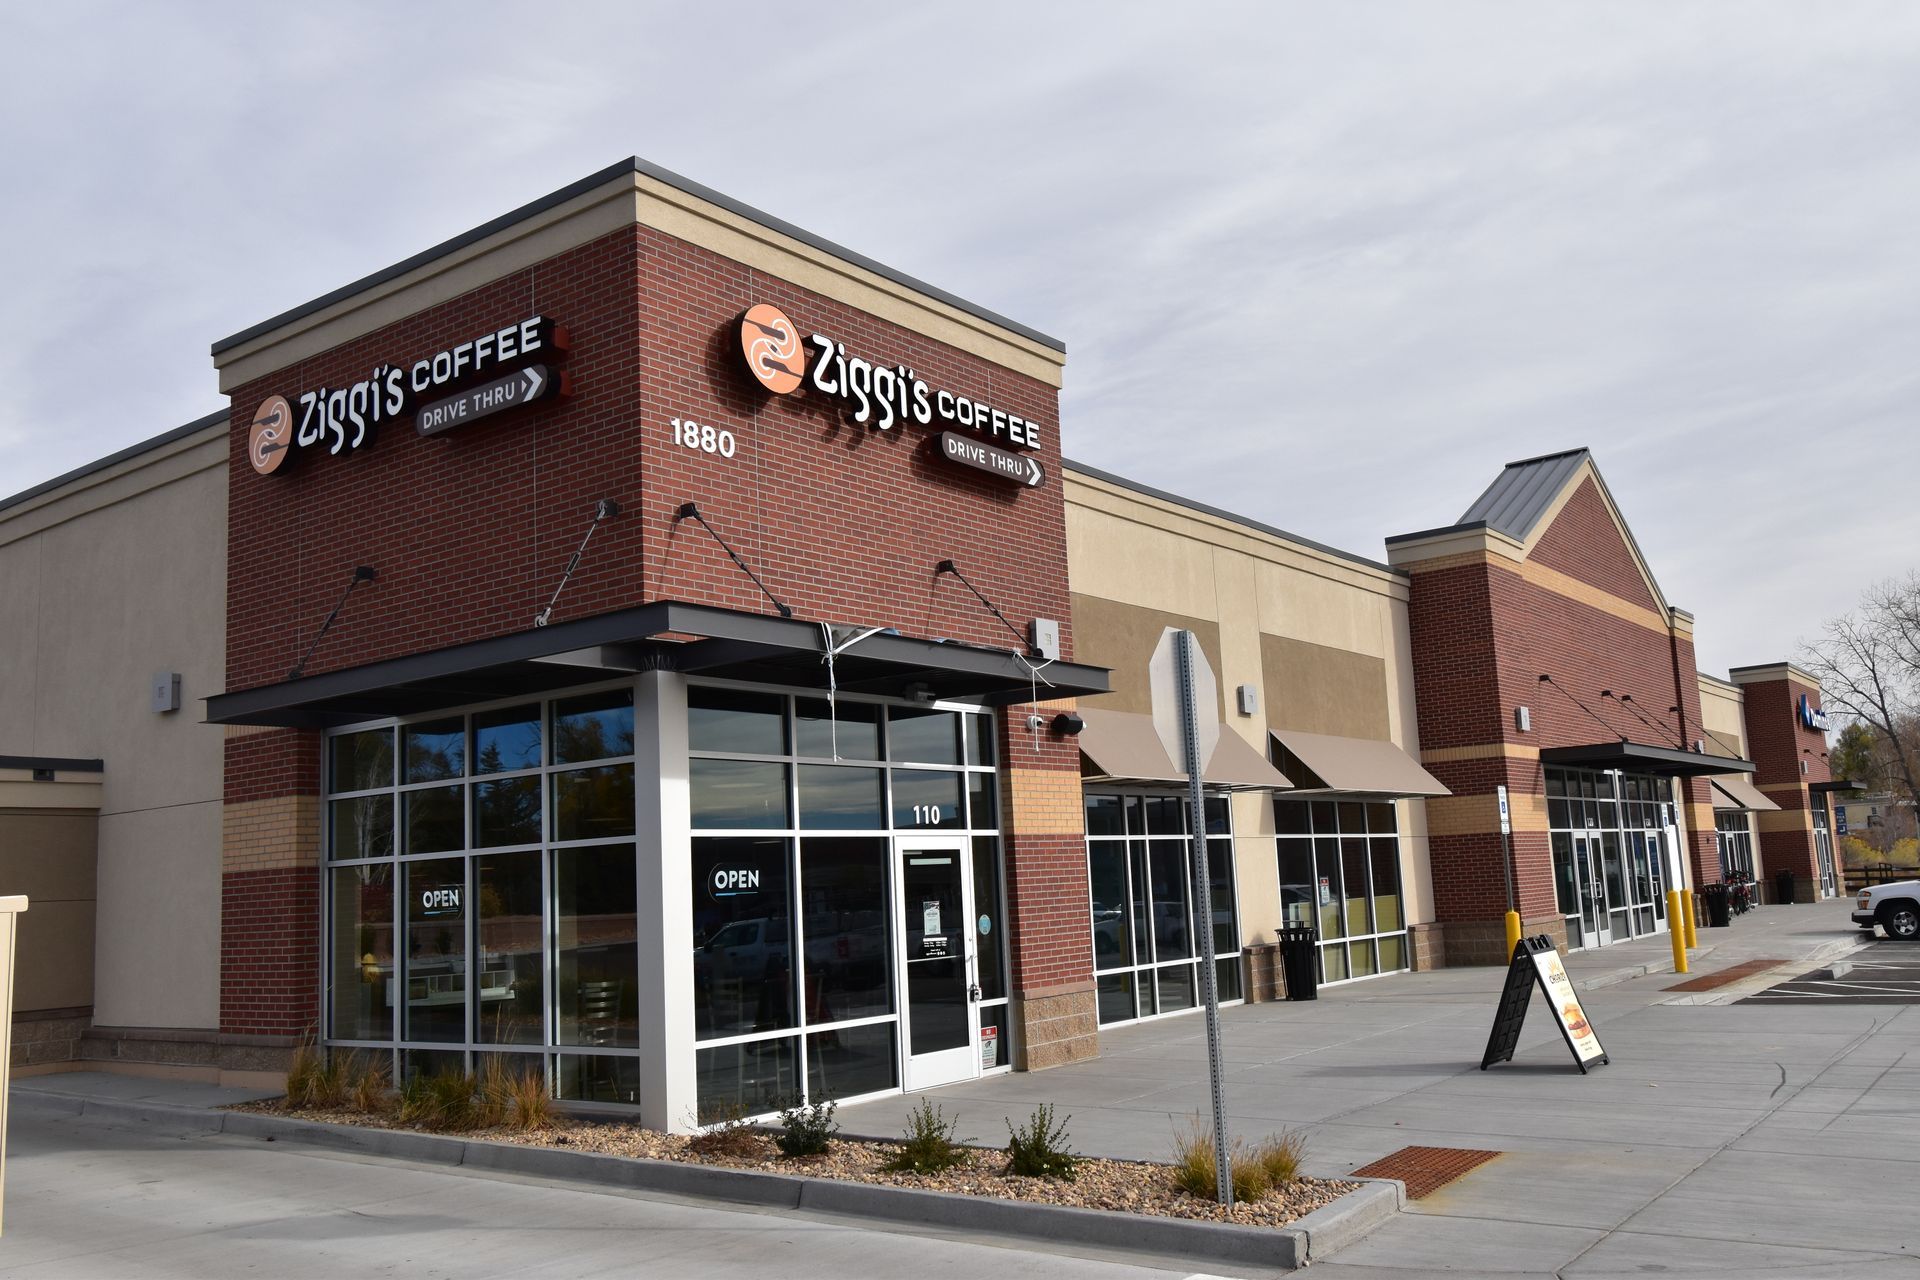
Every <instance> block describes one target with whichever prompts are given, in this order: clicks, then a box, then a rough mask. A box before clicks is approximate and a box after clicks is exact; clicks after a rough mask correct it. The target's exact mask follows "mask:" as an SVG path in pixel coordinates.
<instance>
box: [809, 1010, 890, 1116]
mask: <svg viewBox="0 0 1920 1280" xmlns="http://www.w3.org/2000/svg"><path fill="white" fill-rule="evenodd" d="M895 1030H896V1024H894V1023H891V1022H878V1023H873V1024H871V1025H869V1026H864V1027H837V1028H835V1029H833V1030H831V1031H817V1032H815V1033H814V1034H812V1035H810V1036H808V1037H807V1094H808V1096H809V1097H810V1098H813V1099H814V1100H816V1101H818V1100H819V1099H821V1098H855V1097H858V1096H860V1095H861V1094H863V1093H878V1092H880V1091H881V1090H882V1089H891V1088H893V1087H894V1086H895V1085H897V1084H899V1083H900V1065H899V1064H900V1057H899V1050H898V1049H897V1048H896V1047H895V1044H894V1034H895Z"/></svg>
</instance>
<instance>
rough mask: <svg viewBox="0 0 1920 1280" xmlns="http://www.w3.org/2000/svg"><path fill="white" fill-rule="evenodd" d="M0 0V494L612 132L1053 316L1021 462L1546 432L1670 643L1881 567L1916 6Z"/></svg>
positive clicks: (1165, 480) (1373, 497) (916, 269)
mask: <svg viewBox="0 0 1920 1280" xmlns="http://www.w3.org/2000/svg"><path fill="white" fill-rule="evenodd" d="M0 19H3V20H4V24H5V29H6V30H7V32H8V35H9V40H8V43H9V46H10V48H12V49H13V50H14V51H15V52H16V57H15V58H14V59H13V60H11V62H10V66H9V74H8V76H7V77H6V78H5V80H4V82H0V161H4V165H5V169H4V171H5V172H6V173H8V174H10V175H11V178H10V179H9V180H8V182H7V184H6V196H5V198H4V199H3V200H0V244H5V245H6V246H7V253H6V272H5V282H4V286H3V287H0V377H3V378H4V380H5V386H6V388H7V390H8V394H7V395H5V396H4V397H0V494H6V493H12V492H15V491H17V490H19V489H22V488H25V487H27V486H29V485H32V484H35V483H38V482H39V481H42V480H45V479H47V478H49V477H52V476H54V475H57V474H60V473H61V472H64V471H67V470H69V469H71V468H73V467H77V466H81V465H83V464H85V463H87V462H89V461H91V460H92V459H94V458H97V457H100V456H102V455H104V454H107V453H110V452H112V451H113V450H115V449H119V448H122V447H124V446H126V445H128V444H132V443H134V442H136V441H139V440H142V439H145V438H147V437H150V436H153V435H156V434H158V433H160V432H162V431H165V430H167V429H169V428H171V427H174V426H177V425H179V424H181V423H184V422H187V421H190V420H192V419H194V418H197V417H200V416H202V415H204V414H207V413H210V412H213V411H215V410H224V408H225V400H224V398H223V397H221V396H220V395H219V394H218V391H217V387H216V382H215V375H214V370H213V366H212V363H211V360H210V358H209V356H208V347H209V345H210V343H212V342H213V341H214V340H216V339H218V338H221V337H224V336H226V335H228V334H230V333H233V332H236V331H238V330H240V329H243V328H246V327H247V326H249V325H251V324H254V323H256V322H257V321H260V320H263V319H265V318H267V317H268V316H270V315H273V314H275V313H277V312H279V311H282V310H284V309H286V308H288V307H290V306H294V305H297V304H299V303H301V302H304V301H306V300H308V299H309V298H312V297H315V296H318V295H320V294H322V293H325V292H327V291H329V290H331V289H334V288H336V287H338V286H340V285H342V284H345V283H347V282H348V281H350V280H353V279H356V278H358V277H360V276H362V275H365V274H367V273H368V272H371V271H374V270H376V269H378V268H381V267H384V266H386V265H388V264H390V263H392V262H395V261H397V260H399V259H401V258H404V257H407V256H409V255H411V254H413V253H415V252H417V251H419V250H420V249H423V248H425V247H427V246H428V245H431V244H433V243H436V242H438V241H440V240H442V239H445V238H447V237H449V236H452V235H455V234H457V233H459V232H461V231H464V230H466V229H468V228H469V227H472V226H475V225H477V224H479V223H482V222H484V221H486V220H488V219H490V218H492V217H494V216H496V215H498V214H500V213H503V212H505V211H506V210H508V209H510V208H513V207H515V206H517V205H519V204H522V203H525V202H526V201H528V200H531V199H534V198H537V197H539V196H541V195H544V194H545V193H547V192H548V191H551V190H554V189H556V188H558V187H561V186H564V185H566V184H567V183H569V182H571V181H573V180H574V179H576V178H580V177H583V176H585V175H586V174H588V173H590V172H593V171H594V170H596V169H599V168H601V167H603V166H605V165H608V164H611V163H613V162H615V161H618V160H620V159H622V158H624V157H626V156H629V155H635V154H638V155H640V156H642V157H645V158H646V159H648V160H651V161H652V162H654V163H655V164H658V165H661V166H663V167H665V168H668V169H671V170H674V171H676V172H679V173H681V174H684V175H686V176H687V177H690V178H692V179H694V180H696V181H698V182H701V183H704V184H706V185H707V186H710V187H713V188H716V189H718V190H720V191H724V192H726V193H727V194H729V195H731V196H733V197H734V198H736V199H738V200H741V201H744V202H745V203H747V204H750V205H753V206H756V207H758V208H760V209H763V210H765V211H767V212H769V213H772V214H774V215H776V216H778V217H780V218H783V219H785V220H787V221H789V222H792V223H795V224H797V225H799V226H802V227H805V228H807V229H808V230H810V231H812V232H814V233H816V234H819V235H822V236H825V237H827V238H828V239H831V240H834V241H837V242H839V243H841V244H844V245H847V246H849V247H851V248H854V249H856V250H858V251H860V252H862V253H864V254H866V255H868V256H869V257H872V258H876V259H878V260H879V261H881V262H884V263H887V264H888V265H889V266H892V267H894V268H896V269H897V270H900V271H904V272H906V273H908V274H910V275H914V276H917V277H919V278H921V279H923V280H926V281H929V282H931V283H933V284H935V285H938V286H940V287H941V288H943V289H946V290H948V291H949V292H952V293H956V294H958V295H960V296H961V297H964V298H967V299H969V300H971V301H973V302H975V303H977V304H979V305H981V306H984V307H987V308H989V309H991V310H994V311H997V312H1000V313H1001V314H1003V315H1007V316H1011V317H1013V318H1015V319H1017V320H1019V321H1021V322H1022V323H1024V324H1027V325H1030V326H1032V327H1034V328H1037V329H1040V330H1042V331H1044V332H1046V333H1050V334H1053V335H1054V336H1056V337H1059V338H1061V339H1062V340H1064V341H1065V343H1066V344H1067V349H1068V363H1067V368H1066V388H1065V391H1064V392H1063V398H1062V404H1061V414H1062V434H1063V439H1064V441H1065V445H1066V451H1067V453H1068V456H1069V457H1072V458H1074V459H1076V460H1078V461H1081V462H1084V463H1088V464H1091V465H1093V466H1097V467H1101V468H1103V469H1106V470H1110V471H1115V472H1118V473H1120V474H1121V475H1124V476H1129V477H1133V478H1136V479H1139V480H1142V481H1145V482H1147V483H1150V484H1153V485H1155V486H1157V487H1160V488H1164V489H1170V490H1173V491H1175V492H1177V493H1181V494H1184V495H1186V496H1189V497H1193V498H1196V499H1199V500H1201V501H1204V502H1207V503H1209V504H1211V505H1214V506H1218V507H1224V508H1226V509H1228V510H1230V511H1235V512H1238V513H1240V514H1243V515H1246V516H1249V517H1252V518H1254V519H1257V520H1261V521H1264V522H1266V523H1270V524H1275V525H1278V526H1280V527H1282V528H1285V529H1288V530H1290V531H1292V532H1295V533H1297V534H1300V535H1303V536H1305V537H1309V538H1312V539H1315V540H1317V541H1321V542H1326V543H1330V544H1332V545H1334V546H1337V547H1340V548H1343V549H1345V550H1348V551H1352V552H1354V553H1357V554H1360V555H1365V556H1369V557H1375V558H1379V557H1382V556H1383V555H1384V547H1383V540H1384V539H1385V538H1386V537H1388V536H1391V535H1393V534H1396V533H1404V532H1410V531H1413V530H1418V529H1425V528H1430V527H1433V526H1436V525H1443V524H1448V523H1451V522H1452V521H1454V520H1455V519H1457V518H1458V516H1459V515H1460V513H1461V512H1462V511H1464V510H1465V509H1466V508H1467V506H1468V505H1469V504H1470V503H1471V502H1472V501H1473V499H1474V498H1475V497H1476V496H1477V495H1478V494H1479V492H1480V491H1481V489H1482V488H1484V487H1485V485H1486V484H1487V483H1488V482H1489V481H1490V480H1491V479H1492V478H1493V476H1494V475H1495V473H1496V472H1497V471H1498V470H1499V468H1500V467H1501V466H1502V464H1504V463H1506V462H1508V461H1511V460H1514V459H1518V458H1524V457H1529V456H1533V455H1537V454H1541V453H1548V452H1554V451H1557V450H1561V449H1566V448H1572V447H1577V446H1582V445H1584V446H1587V447H1590V448H1591V449H1593V451H1594V453H1595V456H1596V458H1597V460H1598V462H1599V465H1600V468H1601V471H1602V473H1603V474H1604V476H1605V477H1606V480H1607V483H1608V486H1609V488H1610V489H1611V491H1612V493H1613V495H1614V497H1615V499H1616V500H1617V501H1618V502H1619V504H1620V505H1621V507H1622V509H1623V512H1624V514H1625V516H1626V518H1627V520H1628V521H1629V523H1630V525H1631V527H1632V529H1633V531H1634V534H1635V536H1636V538H1637V539H1638V541H1639V543H1640V545H1641V547H1642V549H1643V551H1644V552H1645V554H1646V556H1647V558H1648V559H1649V561H1650V562H1651V564H1652V566H1653V571H1654V574H1655V577H1656V578H1657V579H1658V581H1659V583H1660V586H1661V588H1662V590H1663V592H1664V594H1665V595H1666V597H1667V599H1668V600H1669V601H1670V602H1671V603H1673V604H1676V605H1678V606H1680V607H1682V608H1685V609H1688V610H1690V611H1692V612H1693V613H1694V614H1695V615H1696V617H1697V619H1698V624H1697V625H1698V636H1697V643H1698V660H1699V666H1700V669H1701V670H1702V671H1707V672H1724V671H1725V669H1726V668H1727V667H1728V666H1730V665H1744V664H1749V663H1760V662H1771V661H1777V660H1779V659H1781V658H1783V657H1788V656H1791V654H1792V652H1793V650H1794V647H1795V645H1796V643H1797V642H1798V641H1799V640H1800V639H1801V638H1803V637H1811V635H1812V634H1813V633H1814V632H1815V630H1816V629H1817V628H1818V626H1819V624H1820V622H1821V621H1822V620H1823V619H1824V618H1826V617H1828V616H1830V615H1832V614H1834V613H1837V612H1840V611H1842V610H1845V609H1847V608H1849V607H1851V605H1852V604H1853V602H1854V601H1855V600H1856V599H1857V598H1858V596H1859V594H1860V593H1861V591H1862V590H1863V589H1864V588H1865V587H1866V586H1868V585H1869V584H1871V583H1872V582H1874V581H1876V580H1879V579H1882V578H1886V577H1890V576H1893V575H1896V574H1904V573H1906V572H1907V571H1909V570H1911V569H1914V568H1915V567H1920V502H1916V501H1915V500H1914V486H1915V477H1916V474H1917V473H1920V468H1916V465H1915V464H1916V462H1920V444H1917V443H1916V440H1915V432H1914V419H1915V415H1916V411H1917V410H1920V287H1916V286H1917V285H1920V6H1916V5H1911V4H1868V3H1845V2H1830V3H1824V4H1820V5H1806V4H1767V3H1758V2H1754V0H1739V2H1737V3H1721V4H1691V3H1660V4H1652V3H1642V4H1620V3H1611V2H1608V3H1601V2H1600V0H1593V2H1592V3H1584V4H1579V3H1544V4H1543V3H1538V2H1530V3H1517V2H1516V3H1503V4H1475V3H1467V2H1466V0H1449V3H1447V4H1445V5H1441V4H1432V3H1407V4H1391V3H1353V4H1339V5H1329V4H1304V3H1267V4H1259V5H1247V6H1237V5H1225V4H1221V5H1210V4H1193V5H1180V6H1170V5H1139V6H1133V5H1127V4H1117V3H1105V4H1097V5H1095V4H1084V5H1083V4H1067V3H1048V4H1036V3H1031V2H1029V3H1023V4H997V3H985V2H975V3H970V4H968V5H965V6H937V7H936V6H908V5H899V4H874V5H858V4H836V5H806V6H803V5H795V4H760V3H754V2H753V0H743V2H741V3H733V4H729V5H725V6H707V5H649V4H640V3H619V4H594V3H580V4H572V5H565V6H559V5H556V6H547V7H540V8H532V7H529V6H526V5H499V4H489V3H479V2H475V0H468V2H465V3H458V4H452V3H412V4H407V5H404V6H401V5H364V6H362V5H347V4H325V3H317V4H312V5H299V6H293V5H261V4H256V3H249V4H244V5H225V4H217V3H197V4H194V5H190V6H186V5H177V6H163V5H144V6H131V5H119V6H106V5H96V4H87V3H66V4H62V5H28V4H25V3H21V2H20V0H6V3H5V6H4V8H0Z"/></svg>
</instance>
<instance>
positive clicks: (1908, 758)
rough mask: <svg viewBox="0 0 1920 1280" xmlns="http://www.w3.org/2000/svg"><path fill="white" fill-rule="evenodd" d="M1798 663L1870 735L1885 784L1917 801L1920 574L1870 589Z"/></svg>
mask: <svg viewBox="0 0 1920 1280" xmlns="http://www.w3.org/2000/svg"><path fill="white" fill-rule="evenodd" d="M1800 662H1801V665H1802V666H1804V667H1805V668H1806V669H1807V671H1808V672H1810V673H1811V674H1813V675H1815V676H1818V677H1819V679H1820V690H1821V694H1822V695H1823V698H1824V700H1825V701H1826V703H1827V704H1828V705H1829V706H1833V705H1838V706H1839V707H1840V708H1841V709H1842V710H1844V711H1845V712H1847V713H1848V714H1849V715H1851V716H1852V717H1853V718H1854V719H1855V720H1857V721H1858V722H1860V723H1861V724H1864V725H1865V726H1866V727H1867V728H1868V729H1870V730H1871V731H1872V732H1873V736H1874V740H1875V746H1876V748H1877V749H1878V750H1877V752H1876V754H1882V758H1883V759H1885V761H1886V762H1887V766H1888V769H1887V772H1888V774H1889V775H1890V776H1889V778H1888V781H1889V782H1890V783H1892V785H1893V789H1894V790H1895V791H1897V792H1902V793H1904V794H1905V796H1906V798H1907V800H1909V801H1910V802H1912V803H1914V804H1916V805H1920V741H1916V737H1915V734H1914V732H1913V728H1914V726H1915V724H1917V723H1920V572H1916V573H1910V574H1908V575H1907V577H1906V578H1904V579H1896V580H1891V581H1887V582H1883V583H1881V584H1880V585H1879V586H1877V587H1874V588H1872V589H1871V590H1869V591H1868V592H1867V593H1866V595H1865V596H1864V597H1863V598H1862V599H1861V601H1860V607H1859V608H1858V609H1856V610H1854V611H1853V612H1852V613H1848V614H1843V615H1841V616H1840V617H1838V618H1835V619H1833V620H1832V621H1831V622H1829V623H1827V624H1826V626H1825V627H1824V628H1822V631H1821V636H1820V639H1818V640H1816V641H1814V642H1813V643H1812V644H1810V645H1807V646H1806V647H1805V648H1803V649H1802V651H1801V656H1800Z"/></svg>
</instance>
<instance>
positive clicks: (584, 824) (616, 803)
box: [553, 764, 634, 840]
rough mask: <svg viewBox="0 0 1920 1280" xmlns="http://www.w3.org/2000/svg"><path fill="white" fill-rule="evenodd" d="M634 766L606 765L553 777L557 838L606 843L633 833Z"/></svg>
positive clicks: (554, 829)
mask: <svg viewBox="0 0 1920 1280" xmlns="http://www.w3.org/2000/svg"><path fill="white" fill-rule="evenodd" d="M633 822H634V817H633V766H632V765H630V764H603V765H599V766H597V767H595V768H591V769H569V770H567V771H566V772H565V773H556V774H554V775H553V838H554V839H555V840H606V839H609V838H612V837H616V836H630V835H632V834H633Z"/></svg>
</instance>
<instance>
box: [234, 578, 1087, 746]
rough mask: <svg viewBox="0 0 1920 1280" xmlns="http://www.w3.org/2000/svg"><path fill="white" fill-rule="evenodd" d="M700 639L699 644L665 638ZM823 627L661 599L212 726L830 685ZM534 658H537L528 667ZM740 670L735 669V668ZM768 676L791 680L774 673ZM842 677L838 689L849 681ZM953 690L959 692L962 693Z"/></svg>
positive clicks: (866, 642)
mask: <svg viewBox="0 0 1920 1280" xmlns="http://www.w3.org/2000/svg"><path fill="white" fill-rule="evenodd" d="M668 636H694V637H701V638H700V639H697V640H692V641H687V640H668V639H664V638H663V637H668ZM823 643H824V642H823V637H822V632H821V627H820V624H819V623H817V622H806V621H802V620H800V619H798V618H793V619H788V618H775V617H770V616H767V615H764V614H753V613H742V612H738V611H736V610H731V609H717V608H713V607H711V606H706V605H693V604H683V603H679V602H676V601H668V600H661V601H655V602H654V603H652V604H645V605H640V606H637V607H635V608H631V609H622V610H619V611H617V612H614V613H606V614H601V615H599V616H597V617H592V618H580V619H576V620H574V621H571V622H562V623H555V624H554V625H553V626H549V627H535V628H532V629H529V630H526V631H516V632H513V633H510V634H508V635H502V636H492V637H489V638H488V639H485V640H474V641H470V642H468V643H466V644H459V645H452V646H449V647H447V648H444V649H435V650H431V651H428V652H425V653H414V654H407V655H405V656H402V657H398V658H389V659H386V660H384V661H380V662H370V663H366V664H363V665H361V666H357V667H346V668H343V669H341V670H339V671H329V672H325V673H323V674H320V675H313V676H303V677H301V678H299V679H297V680H283V681H280V682H278V683H275V684H269V685H261V686H259V687H256V688H252V689H242V690H238V691H235V692H231V693H220V694H215V695H214V696H212V697H210V698H208V699H207V700H206V701H207V722H208V723H210V724H264V725H288V726H295V727H300V726H306V727H319V726H324V725H328V724H349V723H353V722H356V721H359V720H377V719H384V718H386V717H387V716H391V715H396V714H402V711H401V708H402V707H404V706H407V705H417V706H418V707H419V708H420V709H435V708H438V707H442V706H456V705H460V704H461V703H467V702H479V701H485V700H487V699H489V698H493V697H513V696H520V695H522V694H527V693H531V692H532V691H534V690H538V689H558V688H562V687H565V686H567V685H568V684H585V683H590V682H591V681H593V680H595V679H609V678H614V677H617V676H620V675H622V674H628V673H631V672H633V671H638V670H646V669H650V668H660V669H670V670H680V671H697V672H703V673H705V674H708V675H713V676H720V677H724V678H736V679H741V678H768V677H761V676H755V675H754V674H753V672H754V670H755V667H756V665H761V666H764V667H765V669H767V670H769V671H771V670H772V668H771V666H770V665H767V664H773V663H777V662H781V661H788V662H792V661H800V662H803V663H804V665H805V667H806V669H807V674H808V675H809V676H814V675H817V676H818V677H819V678H820V680H821V681H822V683H823V684H824V680H825V673H824V669H823V668H822V667H821V663H820V655H821V654H822V653H823V652H824V649H823V647H822V646H823ZM593 649H598V650H600V651H601V654H602V657H603V658H606V659H610V661H608V662H605V663H603V664H600V665H595V666H573V665H572V664H568V663H562V664H554V665H548V664H542V663H541V659H552V658H554V657H556V656H557V655H564V654H572V653H575V652H578V651H581V650H593ZM838 652H839V653H840V654H841V655H842V656H841V658H840V662H841V664H842V665H843V666H847V667H849V668H852V667H854V666H856V665H859V664H867V665H877V666H879V667H884V668H886V669H887V670H889V671H892V672H895V673H902V672H905V673H911V672H920V671H925V672H929V673H934V674H936V675H938V676H940V677H942V678H945V679H947V680H948V682H949V683H950V684H952V685H954V686H956V687H960V686H964V687H965V688H966V689H969V690H972V691H974V692H977V693H979V694H981V695H984V696H986V697H987V698H988V699H989V700H994V701H999V702H1007V703H1011V702H1021V701H1025V700H1026V699H1027V697H1028V696H1029V693H1030V690H1031V689H1032V687H1033V685H1034V678H1033V676H1032V675H1031V674H1030V671H1031V669H1030V668H1029V667H1027V666H1026V665H1025V664H1024V663H1023V662H1022V660H1021V659H1020V658H1019V657H1018V656H1017V655H1015V654H1014V653H1012V652H1011V651H1009V650H1006V649H990V648H985V647H982V646H977V645H964V644H958V643H953V642H950V641H940V640H921V639H917V638H915V637H911V636H903V635H885V634H875V635H871V636H868V637H866V638H864V639H862V640H860V641H859V642H858V643H857V644H854V645H852V646H851V647H850V648H842V649H840V650H839V651H838ZM529 664H531V665H529ZM730 671H731V672H740V673H741V674H737V675H732V676H729V674H728V673H729V672H730ZM771 682H773V683H793V681H792V680H790V679H772V681H771ZM851 683H852V681H851V679H850V677H849V676H847V675H842V676H841V690H842V692H846V691H847V690H848V689H849V687H850V686H851ZM1039 684H1040V687H1041V688H1042V690H1044V691H1045V696H1070V695H1074V694H1082V693H1106V692H1108V691H1109V689H1110V688H1111V684H1110V681H1109V679H1108V672H1107V670H1106V669H1105V668H1104V667H1090V666H1085V665H1083V664H1079V663H1069V662H1054V663H1049V664H1047V665H1046V667H1045V668H1044V670H1043V672H1042V673H1041V675H1040V678H1039ZM954 696H963V695H962V694H959V693H956V694H955V695H954Z"/></svg>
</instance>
